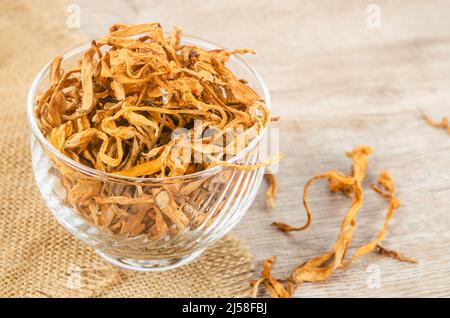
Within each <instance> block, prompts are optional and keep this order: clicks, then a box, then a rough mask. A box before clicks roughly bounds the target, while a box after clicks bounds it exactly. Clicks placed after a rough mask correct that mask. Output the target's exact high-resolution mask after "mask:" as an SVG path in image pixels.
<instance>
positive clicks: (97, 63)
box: [34, 23, 280, 239]
mask: <svg viewBox="0 0 450 318" xmlns="http://www.w3.org/2000/svg"><path fill="white" fill-rule="evenodd" d="M243 53H252V51H251V50H248V49H238V50H233V51H226V50H223V49H216V50H204V49H202V48H199V47H196V46H193V45H183V44H182V43H181V30H180V29H179V28H175V29H174V31H173V32H172V34H171V35H169V36H167V37H166V36H164V33H163V30H162V28H161V26H160V24H158V23H145V24H140V25H128V24H115V25H112V26H111V27H110V32H109V34H108V35H106V36H104V37H103V38H101V39H100V40H99V41H93V42H92V45H91V46H90V48H89V49H88V50H87V51H86V52H85V53H84V56H83V58H82V60H81V61H79V63H78V65H75V66H74V67H73V68H72V69H69V70H67V71H66V70H63V69H62V67H61V62H62V58H61V57H60V56H58V57H56V58H55V59H54V60H53V62H52V64H51V69H50V87H49V88H48V89H47V90H46V91H45V92H43V93H42V94H40V95H39V96H38V98H37V101H36V105H35V109H34V112H35V115H36V118H37V121H38V125H39V128H40V130H41V132H42V134H43V135H44V136H45V138H46V139H47V140H49V141H50V143H51V144H52V145H53V146H54V147H55V148H56V149H57V150H58V151H60V152H61V153H63V154H64V155H66V156H67V157H69V158H71V159H73V160H74V161H76V162H78V163H81V164H83V165H85V166H88V167H90V168H94V169H96V170H99V171H102V172H107V173H112V174H117V175H122V176H128V177H158V178H165V177H174V176H184V175H189V174H192V173H195V172H198V171H202V170H205V169H207V168H209V167H212V166H215V165H221V166H225V167H232V168H234V169H239V170H249V169H256V168H260V167H263V166H266V165H268V164H270V163H271V162H273V161H276V160H278V159H279V158H280V157H279V156H278V157H276V158H274V159H273V160H271V161H269V162H259V163H255V164H252V165H240V164H239V163H228V162H227V161H226V160H228V159H229V158H231V157H232V156H234V155H236V154H238V153H239V152H241V151H242V150H243V149H244V148H246V147H247V146H248V145H249V143H250V142H251V141H252V140H253V139H254V138H255V137H256V136H258V135H260V134H261V132H262V130H263V129H264V128H265V127H266V126H267V125H268V123H269V122H270V120H271V119H270V111H269V109H268V108H267V107H266V105H265V103H264V101H263V100H262V99H261V97H260V96H259V95H258V94H257V93H256V92H255V91H254V90H252V89H251V88H250V87H249V86H248V85H247V84H246V82H245V81H244V80H239V79H238V78H236V76H235V75H234V74H233V73H232V72H231V71H230V70H229V69H228V68H227V67H226V66H225V63H226V62H227V61H228V60H229V58H230V56H231V55H233V54H243ZM199 158H200V159H199ZM55 161H56V162H55V163H56V165H58V168H59V171H58V172H59V175H60V178H61V183H62V185H63V186H64V188H65V189H66V191H67V198H66V201H67V202H68V203H69V204H71V205H72V206H74V207H76V209H77V210H78V211H79V212H80V213H81V214H82V215H83V216H84V217H85V218H86V219H88V220H89V221H90V222H93V223H95V224H96V225H97V226H99V227H102V228H105V229H108V230H110V231H112V232H113V233H115V234H128V235H131V236H135V235H140V234H146V235H148V237H149V238H151V239H157V238H160V237H162V236H164V235H166V234H167V235H177V234H178V233H180V232H181V231H183V230H184V229H186V228H188V227H189V226H198V225H200V224H202V222H204V221H205V220H206V219H208V218H207V216H206V215H205V212H204V211H202V210H201V209H200V206H201V205H202V204H204V202H202V200H203V201H205V200H204V199H205V197H206V195H207V194H208V193H212V191H218V190H219V189H220V188H223V187H224V186H225V184H226V183H227V181H228V179H227V178H229V173H228V172H226V171H225V172H223V173H221V174H220V175H219V176H213V177H209V178H205V179H201V180H197V181H195V180H194V181H193V182H192V183H190V184H189V185H187V186H186V185H184V186H181V185H177V184H172V185H167V186H154V187H151V186H136V185H133V186H128V185H118V184H117V183H115V184H112V183H107V182H103V181H101V180H98V179H94V178H91V177H89V176H85V175H82V174H80V173H78V172H76V171H75V170H73V169H71V168H69V167H68V166H66V165H64V164H60V163H58V161H57V160H55ZM227 176H228V177H227ZM213 217H214V216H209V222H211V220H212V218H213Z"/></svg>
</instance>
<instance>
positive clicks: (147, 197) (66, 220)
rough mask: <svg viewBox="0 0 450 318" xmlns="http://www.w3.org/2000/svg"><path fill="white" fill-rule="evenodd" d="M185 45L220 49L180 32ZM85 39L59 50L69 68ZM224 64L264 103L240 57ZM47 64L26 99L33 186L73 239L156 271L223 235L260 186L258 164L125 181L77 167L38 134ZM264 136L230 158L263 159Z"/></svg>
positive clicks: (260, 87)
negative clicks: (253, 167) (36, 107)
mask: <svg viewBox="0 0 450 318" xmlns="http://www.w3.org/2000/svg"><path fill="white" fill-rule="evenodd" d="M182 42H183V43H185V44H191V45H196V46H198V47H201V48H206V49H216V48H218V46H216V45H214V44H212V43H209V42H206V41H204V40H200V39H197V38H194V37H189V36H184V38H183V41H182ZM89 46H90V43H86V44H85V45H82V46H80V47H77V48H75V49H73V50H71V51H69V52H67V53H65V54H64V55H63V62H62V67H63V68H64V69H69V68H70V66H73V65H75V63H76V61H77V60H78V59H80V58H81V57H82V55H83V53H84V52H85V51H86V50H87V49H88V47H89ZM227 66H228V67H229V68H230V69H231V70H232V71H233V72H234V73H235V74H236V75H237V77H238V78H243V79H245V80H246V81H247V82H248V85H249V86H250V87H252V88H253V89H254V90H255V91H256V92H258V94H259V95H260V96H261V97H262V98H263V99H264V100H265V102H266V104H267V107H269V108H270V106H271V105H270V96H269V93H268V91H267V88H266V86H265V85H264V83H263V81H262V79H261V78H260V76H259V75H258V74H257V73H256V72H255V71H254V70H253V69H252V68H251V67H250V66H248V65H247V64H246V63H245V62H244V61H243V60H242V59H241V58H239V57H236V56H232V57H231V58H230V61H229V62H228V63H227ZM49 69H50V63H49V64H48V65H47V66H45V67H44V68H43V69H42V70H41V71H40V73H39V74H38V75H37V77H36V78H35V79H34V81H33V83H32V85H31V87H30V90H29V93H28V100H27V111H28V119H29V124H30V127H31V159H32V166H33V171H34V176H35V179H36V183H37V185H38V188H39V190H40V192H41V194H42V197H43V198H44V200H45V202H46V203H47V206H48V207H49V209H50V211H51V212H52V213H53V215H54V217H55V218H56V219H57V220H58V222H59V223H60V224H62V225H63V226H64V228H66V229H67V230H68V231H69V232H70V233H72V234H73V235H74V236H75V237H76V238H78V239H80V240H81V241H83V242H85V243H86V244H88V245H90V246H92V247H93V248H94V249H95V250H96V251H97V253H99V254H100V255H101V256H102V257H103V258H105V259H106V260H107V261H109V262H110V263H112V264H114V265H117V266H120V267H122V268H126V269H132V270H139V271H161V270H167V269H171V268H175V267H178V266H181V265H183V264H186V263H188V262H190V261H192V260H193V259H195V258H196V257H197V256H199V255H200V254H201V253H202V252H203V251H204V250H205V248H206V247H208V246H209V245H211V244H212V243H214V242H215V241H217V240H218V239H220V238H221V237H223V236H224V235H225V234H226V233H227V232H229V231H230V230H231V229H232V228H233V227H234V226H235V225H236V224H237V223H238V222H239V220H240V219H241V218H242V217H243V215H244V214H245V212H246V211H247V209H248V208H249V206H250V204H251V203H252V202H253V200H254V198H255V195H256V193H257V191H258V188H259V186H260V183H261V180H262V177H263V174H264V168H260V169H256V170H252V171H239V170H236V169H233V168H229V167H219V166H216V167H212V168H209V169H207V170H204V171H201V172H197V173H193V174H190V175H186V176H180V177H168V178H131V177H125V176H118V175H113V174H109V173H104V172H101V171H98V170H95V169H92V168H89V167H87V166H84V165H81V164H79V163H77V162H75V161H73V160H71V159H70V158H68V157H66V156H64V155H63V154H61V153H60V152H58V151H57V150H56V149H55V148H54V147H53V146H52V145H51V144H50V143H49V142H48V141H47V140H46V139H45V137H44V136H43V135H42V133H41V132H40V130H39V128H38V124H37V121H36V118H35V115H34V112H33V107H34V105H35V102H36V96H37V94H38V93H39V92H43V91H44V90H45V89H46V88H47V87H48V86H49V84H50V83H49V80H48V73H49ZM263 138H264V133H263V134H261V135H259V136H257V137H256V138H254V139H253V140H252V141H251V142H250V144H249V145H248V147H247V148H245V149H244V150H243V151H242V152H241V153H239V154H238V155H236V156H235V157H233V158H232V159H231V160H229V162H235V163H241V164H250V163H256V162H259V161H261V160H263V159H264V154H263V147H262V143H263Z"/></svg>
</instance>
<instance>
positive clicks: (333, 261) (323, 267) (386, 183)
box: [253, 146, 415, 297]
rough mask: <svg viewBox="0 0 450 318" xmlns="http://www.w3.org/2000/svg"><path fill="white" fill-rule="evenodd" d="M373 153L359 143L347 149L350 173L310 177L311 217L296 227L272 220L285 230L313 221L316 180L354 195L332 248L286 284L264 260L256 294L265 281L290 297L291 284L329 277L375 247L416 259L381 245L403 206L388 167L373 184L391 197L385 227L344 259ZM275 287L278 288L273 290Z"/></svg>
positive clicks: (305, 195) (298, 270)
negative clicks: (369, 158)
mask: <svg viewBox="0 0 450 318" xmlns="http://www.w3.org/2000/svg"><path fill="white" fill-rule="evenodd" d="M371 153H372V149H371V148H370V147H367V146H361V147H357V148H355V149H353V150H352V151H350V152H348V153H347V156H348V157H350V158H352V160H353V165H352V174H351V175H345V174H343V173H341V172H339V171H335V170H332V171H329V172H325V173H322V174H319V175H317V176H314V177H312V178H311V179H309V181H308V182H307V183H306V185H305V188H304V193H303V203H304V206H305V210H306V211H307V215H308V220H307V222H306V223H305V224H304V225H303V226H300V227H293V226H290V225H288V224H284V223H279V222H275V223H273V225H274V226H276V227H277V228H278V229H279V230H281V231H283V232H290V231H301V230H304V229H306V228H307V227H308V226H309V225H310V224H311V220H312V215H313V214H312V211H311V209H310V207H309V205H308V188H309V187H310V186H311V185H312V183H314V182H315V181H316V180H319V179H326V180H327V181H328V186H329V189H330V191H332V192H338V191H341V192H342V193H344V194H346V195H352V196H353V197H352V203H351V206H350V208H349V210H348V212H347V214H346V215H345V217H344V219H343V221H342V223H341V229H340V233H339V235H338V238H337V240H336V243H335V245H334V246H333V248H332V249H331V250H330V251H328V252H326V253H324V254H322V255H319V256H316V257H314V258H312V259H310V260H308V261H307V262H305V263H303V264H302V265H300V266H298V267H297V268H296V269H294V271H293V272H292V273H291V275H290V277H289V278H288V280H287V282H288V283H285V284H283V283H281V282H279V281H278V280H277V279H275V278H273V277H272V276H271V274H270V270H271V267H272V264H273V262H274V260H275V258H272V259H270V260H269V263H264V265H263V272H262V278H261V279H259V280H258V281H257V283H256V284H253V288H254V290H253V294H254V295H255V296H256V294H257V291H258V290H257V289H258V286H259V284H261V283H264V284H265V286H266V287H267V288H268V290H269V291H270V292H271V295H272V296H275V297H290V296H292V294H293V288H292V285H291V284H293V285H294V286H299V285H300V284H301V283H303V282H317V281H323V280H326V279H327V278H328V277H329V276H330V275H331V274H332V273H333V272H334V271H335V270H336V269H339V268H346V267H348V266H349V265H350V264H351V263H352V262H353V261H355V260H356V259H357V258H359V257H361V256H363V255H365V254H367V253H369V252H372V251H374V250H376V251H377V252H378V253H379V254H381V255H385V256H390V257H393V258H396V259H398V260H402V261H410V262H415V261H414V260H412V259H409V258H407V257H405V256H403V255H402V254H400V253H399V252H395V251H388V250H386V249H383V248H381V247H380V246H379V243H380V242H381V241H382V240H383V238H384V236H385V233H386V230H387V226H388V223H389V220H390V219H391V218H392V215H393V211H394V210H395V209H397V208H398V207H399V206H400V201H399V200H398V198H397V197H396V196H395V185H394V181H393V179H392V176H391V175H390V174H389V172H387V171H383V172H381V173H380V176H379V179H378V185H372V188H373V189H374V190H375V191H376V192H378V193H380V194H381V195H382V196H383V197H385V198H386V199H387V200H389V208H388V212H387V214H386V217H385V221H384V224H383V227H382V228H381V230H380V231H379V233H378V235H377V236H376V238H375V239H374V240H372V241H371V242H369V243H367V244H365V245H363V246H360V247H359V248H358V249H357V250H356V252H355V253H354V255H353V256H352V257H351V258H350V259H345V256H346V254H347V250H348V248H349V246H350V242H351V239H352V237H353V235H354V233H355V231H356V217H357V214H358V211H359V209H360V208H361V206H362V202H363V189H362V187H361V182H362V181H363V179H364V177H365V173H366V169H367V165H368V160H367V157H368V155H370V154H371ZM274 290H275V291H276V292H274Z"/></svg>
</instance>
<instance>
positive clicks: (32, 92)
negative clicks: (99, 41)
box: [27, 35, 272, 183]
mask: <svg viewBox="0 0 450 318" xmlns="http://www.w3.org/2000/svg"><path fill="white" fill-rule="evenodd" d="M182 41H186V42H187V44H191V45H192V44H194V45H198V46H199V47H201V48H206V49H210V50H212V49H220V48H222V47H221V46H219V45H217V44H215V43H212V42H210V41H206V40H203V39H201V38H198V37H195V36H191V35H183V37H182ZM91 43H92V42H91V41H89V42H86V43H84V44H81V45H79V46H77V47H75V48H72V49H70V50H68V51H66V52H64V53H63V54H61V57H62V59H63V61H64V60H65V59H67V58H70V57H72V56H74V55H76V54H80V53H82V52H84V51H86V50H87V49H88V48H89V46H90V45H91ZM230 60H233V62H236V63H237V64H238V65H239V66H241V67H243V68H244V70H245V71H246V72H247V73H249V74H250V75H251V76H253V77H254V79H256V81H257V82H258V84H259V86H260V88H261V91H262V95H263V96H262V98H263V100H264V103H265V104H266V106H267V107H268V108H269V109H271V108H272V102H271V98H270V93H269V90H268V88H267V86H266V84H265V82H264V80H263V79H262V77H261V76H260V75H259V74H258V73H257V72H256V70H255V69H254V68H252V67H251V66H250V65H249V64H248V63H247V62H246V61H245V60H244V59H243V58H242V57H240V56H237V55H232V56H230ZM51 63H52V61H50V62H48V63H47V64H46V65H45V66H44V67H43V68H42V69H41V70H40V71H39V73H38V74H37V76H36V77H35V78H34V79H33V81H32V82H31V85H30V88H29V90H28V95H27V117H28V123H29V125H30V128H31V131H32V133H33V135H34V136H35V137H36V138H37V139H38V140H39V142H40V143H41V144H42V145H43V146H44V147H45V148H46V149H47V150H49V151H50V152H51V153H52V154H53V155H55V156H56V157H57V158H58V159H60V160H61V161H62V162H64V163H65V164H67V165H68V166H70V167H72V168H73V169H75V170H77V171H80V172H82V173H83V174H86V175H89V176H91V177H100V178H105V179H111V180H116V181H125V182H155V183H159V182H165V181H177V180H183V179H191V178H192V179H195V178H201V177H207V176H210V175H213V174H216V173H218V172H220V171H222V170H224V169H226V168H229V167H227V166H213V167H209V168H207V169H205V170H202V171H198V172H194V173H190V174H186V175H182V176H172V177H164V178H160V177H158V178H155V177H129V176H122V175H118V174H113V173H109V172H103V171H100V170H97V169H94V168H91V167H88V166H85V165H83V164H81V163H78V162H76V161H75V160H73V159H71V158H69V157H67V156H66V155H64V154H63V153H61V152H59V151H58V150H57V149H56V148H55V147H54V146H53V145H52V144H51V143H50V142H49V141H48V140H47V139H46V138H45V137H44V135H43V134H42V132H41V130H40V129H39V127H38V124H37V120H36V116H35V114H34V111H33V108H34V105H35V96H36V94H37V91H36V89H37V86H38V84H39V83H40V82H41V80H42V79H43V77H44V75H47V73H48V71H49V70H50V66H51ZM266 131H267V127H264V128H263V130H262V132H261V133H260V134H259V135H258V136H256V137H255V138H254V139H253V140H252V141H251V142H250V144H249V145H248V146H247V147H246V148H244V149H243V150H241V151H240V152H239V153H238V154H237V155H235V156H233V157H232V158H230V159H228V160H226V161H225V162H227V163H233V162H236V161H237V160H239V159H241V158H242V157H243V156H245V154H247V153H248V152H249V151H251V150H252V149H253V148H254V147H255V146H256V145H257V144H258V143H259V142H260V141H261V140H262V138H263V137H264V135H265V133H266Z"/></svg>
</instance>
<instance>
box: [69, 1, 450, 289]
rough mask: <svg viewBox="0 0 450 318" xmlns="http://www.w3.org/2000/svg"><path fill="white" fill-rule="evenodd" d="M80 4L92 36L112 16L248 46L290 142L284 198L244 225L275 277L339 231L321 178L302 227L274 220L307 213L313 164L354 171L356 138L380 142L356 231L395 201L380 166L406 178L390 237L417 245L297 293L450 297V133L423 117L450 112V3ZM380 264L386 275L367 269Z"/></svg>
mask: <svg viewBox="0 0 450 318" xmlns="http://www.w3.org/2000/svg"><path fill="white" fill-rule="evenodd" d="M70 2H71V3H77V4H79V5H80V8H81V14H82V16H81V17H82V28H81V31H82V32H83V33H84V34H86V35H88V36H89V37H91V38H95V37H97V36H99V35H101V34H103V33H104V32H105V31H106V30H107V27H108V25H109V24H111V23H116V22H143V21H160V22H161V23H162V24H163V25H164V26H165V27H166V28H170V27H171V26H172V25H181V26H182V27H183V28H184V30H185V32H186V33H187V34H193V35H196V36H199V37H201V38H205V39H209V40H211V41H213V42H216V43H220V44H221V45H223V46H224V47H227V48H236V47H251V48H253V49H255V50H256V51H257V55H256V56H251V57H248V58H247V60H248V61H249V62H250V63H251V65H253V66H254V67H255V69H256V70H257V71H258V72H259V73H260V74H261V75H262V76H263V77H264V79H265V80H266V82H267V85H268V86H269V89H270V91H271V94H272V99H273V110H274V113H275V114H276V115H280V116H281V121H280V123H279V125H278V127H279V129H280V144H281V146H280V148H281V150H282V151H283V152H284V153H285V154H286V156H285V159H284V160H283V161H282V163H281V166H280V171H279V173H278V179H279V183H280V189H279V198H278V200H277V207H276V209H275V210H274V211H272V212H268V211H266V209H265V205H264V190H265V187H262V188H261V189H260V193H259V195H258V198H257V200H256V201H255V203H254V204H253V206H252V207H251V209H250V210H249V212H248V213H247V215H246V217H245V218H244V220H243V221H242V222H241V223H240V224H239V225H238V226H237V227H236V228H235V229H234V233H235V234H236V235H237V236H238V237H239V238H241V239H242V240H243V241H244V242H246V244H247V245H248V246H249V248H250V249H251V251H252V252H253V254H254V256H255V265H256V268H257V269H258V268H260V266H261V262H262V261H263V260H264V259H266V258H267V257H269V256H271V255H277V256H278V262H277V264H276V267H275V274H276V275H277V276H281V277H285V276H286V275H288V274H289V273H290V271H291V270H292V269H293V268H294V267H295V266H297V265H298V264H300V263H302V262H303V261H305V260H307V259H308V258H310V257H312V256H315V255H317V254H319V253H321V252H324V251H326V250H327V249H329V248H330V247H331V245H332V243H333V242H334V240H335V238H336V235H337V231H338V227H339V223H340V220H341V218H342V216H343V215H344V213H345V211H346V208H347V206H348V204H349V202H348V199H345V198H342V197H340V196H339V195H331V194H330V193H329V192H328V191H327V189H326V186H325V185H323V184H321V185H317V186H315V187H314V189H313V191H312V192H311V204H312V206H313V208H314V210H315V211H316V214H315V219H314V221H313V225H312V227H311V228H310V229H309V230H307V231H306V232H304V233H294V234H291V235H284V234H282V233H279V232H277V231H276V230H275V229H273V228H271V227H270V223H271V222H272V221H274V220H279V221H286V222H291V223H295V224H300V223H301V222H303V221H304V219H305V215H304V211H303V208H302V207H301V205H300V201H301V198H300V193H301V191H302V188H303V184H304V183H305V181H306V180H307V179H308V178H309V177H310V176H312V175H314V174H317V173H319V172H322V171H327V170H329V169H331V168H338V169H342V170H344V171H348V169H349V165H350V162H349V160H348V159H347V158H346V157H345V156H344V152H345V151H346V150H349V149H351V148H352V147H354V146H355V145H358V144H369V145H371V146H373V148H374V150H375V153H374V154H373V155H372V156H371V157H370V164H369V165H370V166H369V173H368V176H367V181H366V183H365V186H366V188H367V189H368V190H367V191H366V193H367V196H366V202H365V205H364V207H363V209H362V211H361V213H360V216H359V219H358V226H359V228H358V231H357V235H356V237H355V240H354V242H353V244H354V245H355V244H361V243H364V242H365V241H367V240H370V239H371V238H373V237H374V236H375V235H376V232H377V231H378V229H379V227H380V226H381V224H382V221H383V218H384V213H385V211H386V208H387V204H386V202H385V201H384V200H382V199H381V198H380V197H378V196H377V195H376V194H374V193H372V191H371V190H369V187H368V186H369V184H370V183H371V182H374V181H376V177H377V174H378V172H379V171H380V170H381V169H389V170H390V171H391V173H392V174H393V176H394V178H395V180H396V183H397V185H398V194H399V197H400V199H401V202H402V206H401V208H400V209H399V210H398V212H397V213H396V215H395V217H394V221H393V222H392V224H391V227H390V229H389V234H388V237H387V239H386V240H385V243H384V245H385V246H386V247H389V248H393V249H399V250H401V251H402V252H403V253H404V254H406V255H408V256H411V257H415V258H417V259H418V260H419V264H417V265H412V264H406V263H400V262H396V261H393V260H391V259H386V258H383V257H380V256H377V255H375V254H372V255H368V256H367V257H364V258H363V259H361V260H359V261H357V262H356V263H355V264H354V266H352V267H351V268H350V269H348V270H346V271H337V272H336V273H335V274H334V275H333V276H332V277H331V279H329V280H328V281H326V282H323V283H318V284H304V286H302V287H301V288H299V289H298V291H297V292H296V296H298V297H314V296H315V297H400V296H409V297H413V296H421V297H430V296H450V265H449V264H450V253H449V250H450V234H449V233H450V229H449V227H450V213H449V212H450V211H449V209H450V208H449V206H450V136H449V135H448V134H447V133H446V132H444V131H441V130H436V129H433V128H431V127H429V126H427V125H426V124H425V123H424V122H423V120H422V119H421V118H420V114H419V111H418V110H419V108H422V109H423V110H425V111H426V112H427V113H429V114H430V115H432V116H435V118H437V119H438V118H440V116H442V115H450V109H449V105H450V98H449V97H450V95H449V89H450V76H449V74H450V54H449V52H450V19H449V18H448V17H449V15H450V3H449V2H448V1H445V0H443V1H420V0H413V1H411V0H409V1H406V0H397V1H377V2H376V3H377V4H378V5H379V6H380V8H381V27H380V29H371V28H368V27H367V25H366V19H367V12H366V9H367V6H368V5H369V4H370V3H371V2H372V1H357V0H354V1H348V0H346V1H332V0H326V1H296V0H286V1H268V0H263V1H242V0H231V1H220V2H219V1H204V0H194V1H175V0H168V1H144V0H139V1H138V0H134V1H125V0H115V1H114V0H113V1H111V0H110V1H98V2H93V1H89V0H76V1H70ZM377 271H378V272H379V273H380V275H381V276H380V277H381V279H380V285H379V286H378V288H371V287H373V286H371V285H370V284H368V280H370V279H371V277H372V275H374V274H373V273H374V272H377Z"/></svg>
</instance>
